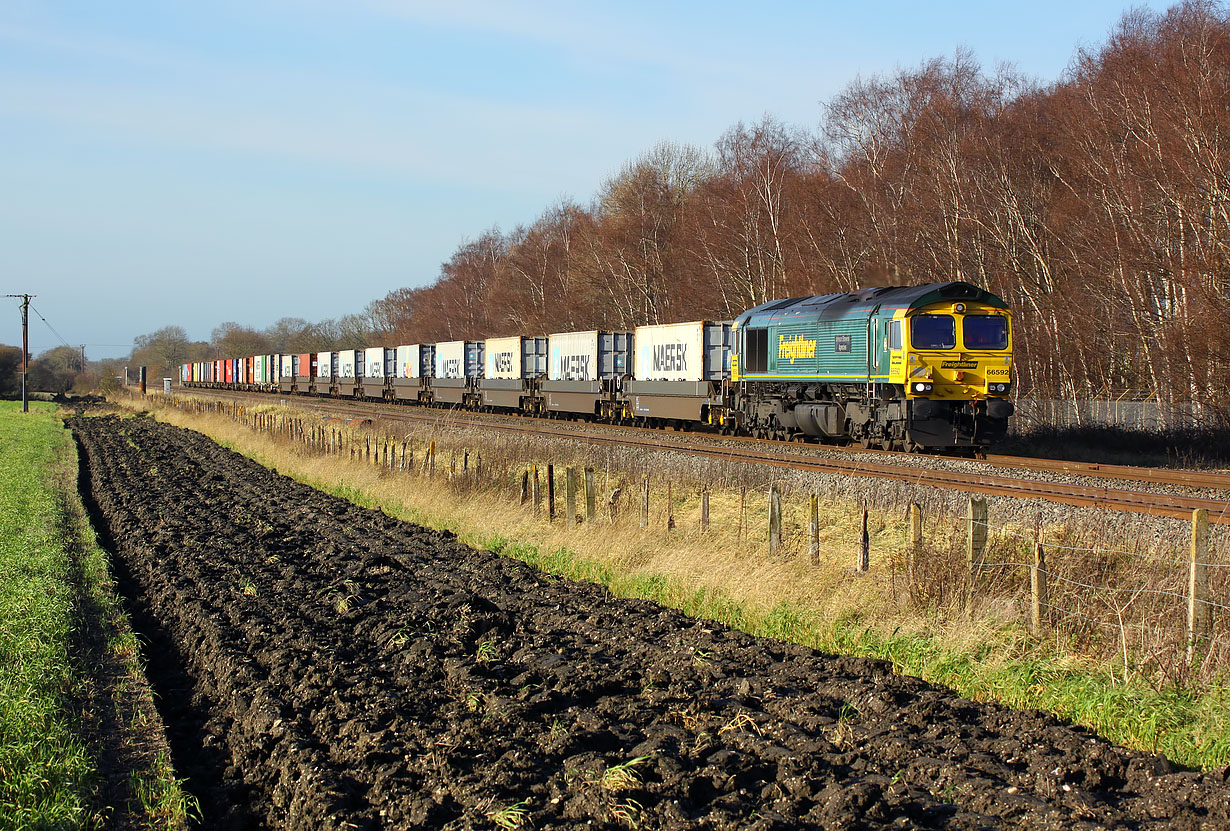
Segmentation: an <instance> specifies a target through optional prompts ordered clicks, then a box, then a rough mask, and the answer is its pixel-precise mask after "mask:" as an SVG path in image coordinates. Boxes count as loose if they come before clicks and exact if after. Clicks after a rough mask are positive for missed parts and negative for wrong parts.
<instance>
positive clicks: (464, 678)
mask: <svg viewBox="0 0 1230 831" xmlns="http://www.w3.org/2000/svg"><path fill="white" fill-rule="evenodd" d="M74 428H75V429H76V431H77V433H78V436H79V440H80V441H81V443H82V446H83V448H84V449H85V451H86V452H85V456H86V460H87V462H88V465H89V473H90V476H89V480H90V486H91V491H92V494H93V496H94V498H95V500H96V502H97V507H98V513H99V515H100V521H101V522H102V523H104V524H105V526H106V528H105V530H106V532H107V533H108V534H109V535H110V539H111V540H112V541H113V545H114V549H115V553H116V556H117V558H118V560H119V562H120V563H121V564H122V567H123V568H124V570H125V571H126V573H127V574H128V575H129V583H130V584H131V586H132V588H133V590H134V591H135V592H137V593H139V595H140V597H139V605H141V606H142V607H143V608H145V609H146V610H147V611H148V616H149V617H150V618H151V621H156V625H157V628H158V630H159V631H160V632H163V633H165V637H166V639H167V642H168V645H169V646H168V648H167V650H166V652H167V659H168V660H175V661H177V662H178V663H179V664H180V667H181V669H182V672H183V677H184V678H185V679H186V682H187V683H190V685H191V691H190V693H189V692H185V695H187V696H190V699H191V709H192V710H193V711H195V712H197V713H199V714H201V716H202V717H200V718H198V719H196V720H195V721H194V720H193V719H192V718H186V719H185V724H186V725H187V726H189V727H190V728H191V729H193V730H195V732H194V733H193V736H192V738H191V739H189V740H188V741H186V742H185V741H183V740H181V741H180V742H179V743H178V745H177V754H178V755H177V761H180V758H179V757H182V756H183V755H184V754H185V752H186V751H185V749H184V747H185V745H187V746H189V747H190V746H192V744H193V743H195V746H196V748H197V749H198V751H199V753H200V759H201V760H202V761H203V762H204V763H205V764H206V765H208V766H212V767H213V768H215V769H214V770H213V771H212V772H211V773H210V774H208V775H203V776H202V777H201V778H202V779H203V780H206V781H208V782H213V783H215V784H217V785H218V787H217V788H216V789H215V798H214V799H213V800H212V801H211V800H206V810H207V814H209V815H207V817H206V822H205V825H206V826H207V827H217V824H218V823H219V822H225V823H226V824H229V825H233V826H236V827H238V824H242V823H243V822H245V821H246V822H249V823H251V824H262V825H265V826H267V827H270V828H287V829H291V828H304V829H306V828H354V827H360V828H363V827H367V828H377V827H381V828H417V827H445V826H448V827H456V828H465V827H475V828H489V827H493V825H494V820H493V817H494V816H496V814H497V812H498V811H499V810H500V809H503V808H506V807H508V806H510V805H519V806H520V807H521V808H523V809H524V812H525V822H526V827H533V828H536V829H541V828H573V827H577V826H579V825H584V824H586V823H592V825H593V826H595V827H610V828H620V827H648V828H664V829H676V828H678V829H682V828H695V827H709V828H717V829H726V828H729V829H733V828H762V829H768V828H783V829H784V828H860V827H900V828H984V827H1005V826H1010V827H1016V826H1021V827H1030V828H1098V827H1116V828H1119V827H1126V828H1145V827H1157V828H1223V827H1230V807H1228V802H1230V787H1228V786H1227V782H1226V778H1227V772H1226V771H1222V772H1217V773H1207V774H1196V773H1181V772H1180V773H1176V772H1172V771H1171V769H1170V767H1169V766H1168V765H1167V764H1166V763H1165V761H1164V760H1161V759H1158V758H1156V757H1150V756H1147V755H1144V754H1139V753H1134V752H1130V751H1126V750H1123V749H1121V748H1116V747H1113V746H1111V745H1108V744H1107V743H1105V742H1103V741H1102V740H1100V739H1098V738H1097V737H1096V736H1094V735H1093V734H1091V733H1090V732H1088V731H1085V730H1081V729H1078V728H1073V727H1070V726H1067V725H1064V724H1062V723H1060V722H1059V721H1057V720H1056V719H1054V718H1053V717H1050V716H1048V715H1045V714H1041V713H1034V712H1015V711H1011V710H1008V709H1006V708H1004V707H1001V706H998V705H994V704H990V705H986V704H975V703H973V702H970V701H967V700H964V699H961V698H960V697H958V696H956V695H955V694H953V693H952V692H951V691H949V690H945V689H942V688H938V687H934V686H931V685H928V684H925V683H923V682H921V681H919V680H917V679H914V678H909V677H903V676H898V675H894V674H893V672H892V670H891V667H890V666H889V665H888V664H886V663H883V662H876V661H869V660H862V659H852V658H841V657H833V656H827V655H823V654H820V653H817V652H815V651H814V650H811V649H808V648H804V647H801V646H796V645H791V644H785V643H780V642H776V641H771V640H766V639H757V638H752V637H750V636H748V635H745V634H742V633H739V632H735V631H732V630H729V629H727V628H725V627H723V626H720V625H718V624H714V623H712V622H708V621H697V620H691V619H688V618H686V617H684V616H682V615H680V614H679V613H677V612H674V611H672V610H668V609H664V608H661V607H659V606H656V605H654V604H651V603H646V602H641V601H630V600H621V599H618V598H614V597H612V596H611V595H610V594H609V593H607V592H606V591H605V590H603V589H601V588H599V587H596V586H592V585H588V584H577V583H572V582H568V581H563V580H557V579H554V578H552V577H549V576H546V575H543V574H540V573H538V572H536V571H534V570H533V569H531V568H529V567H527V566H525V565H523V564H521V563H519V562H516V561H511V560H506V559H501V558H499V557H496V556H494V555H492V554H490V553H489V552H484V551H475V550H472V549H470V548H467V547H465V546H462V545H460V544H459V543H457V542H456V540H455V539H453V538H452V537H451V536H450V535H448V534H443V533H439V532H433V531H430V530H427V529H423V528H420V527H417V526H413V525H409V524H406V523H401V522H398V521H395V520H393V519H391V518H389V517H387V516H385V515H383V514H382V513H380V512H378V511H370V510H366V509H362V508H358V507H355V506H353V505H351V504H349V503H346V502H343V501H341V500H337V499H334V498H332V497H328V496H325V495H323V494H321V493H319V492H316V491H313V490H312V489H310V488H307V487H305V486H302V485H299V484H297V483H295V482H293V481H291V480H289V479H286V478H284V477H280V476H278V475H276V474H274V473H271V472H269V471H267V470H265V469H263V468H261V467H260V466H259V465H256V464H255V463H253V462H251V461H249V460H247V459H244V458H243V457H240V456H237V455H235V454H233V453H230V452H229V451H226V450H224V449H222V448H219V447H218V446H216V445H214V444H213V443H211V442H209V441H208V440H206V439H204V438H203V437H201V436H199V435H197V434H195V433H191V432H188V431H184V430H179V429H176V428H172V427H167V426H165V425H159V424H157V423H154V422H152V421H150V420H148V419H130V420H124V421H121V420H118V419H114V418H91V419H79V420H77V421H76V422H74ZM151 664H152V661H151ZM151 669H152V670H154V669H155V668H154V667H153V666H152V665H151ZM170 718H171V719H172V720H174V715H173V714H172V716H171V717H170ZM193 725H195V727H193ZM627 763H632V764H627ZM181 765H182V767H183V769H185V770H193V769H194V768H193V765H192V760H183V761H182V762H181ZM621 765H623V767H621ZM219 766H220V767H221V768H222V770H220V771H219V770H216V768H217V767H219ZM228 799H229V800H231V801H236V800H243V801H244V802H245V803H246V806H245V807H243V808H242V809H233V808H231V807H228ZM506 817H513V814H508V815H506ZM510 821H512V820H510Z"/></svg>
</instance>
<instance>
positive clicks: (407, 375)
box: [180, 282, 1013, 451]
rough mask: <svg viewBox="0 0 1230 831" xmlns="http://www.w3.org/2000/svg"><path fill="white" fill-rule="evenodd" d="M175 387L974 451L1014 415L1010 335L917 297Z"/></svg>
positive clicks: (877, 294)
mask: <svg viewBox="0 0 1230 831" xmlns="http://www.w3.org/2000/svg"><path fill="white" fill-rule="evenodd" d="M180 382H181V384H182V385H183V386H186V387H197V388H229V389H242V390H252V391H265V392H278V393H282V394H304V395H317V396H331V397H339V398H355V399H362V400H379V401H388V402H396V403H406V404H417V405H423V406H437V407H439V406H443V407H458V408H463V409H472V410H492V411H505V412H516V413H521V414H523V415H531V416H545V417H556V418H578V419H586V420H592V421H604V422H609V423H615V424H633V425H640V426H649V427H663V426H672V427H675V428H677V429H691V428H693V427H699V426H705V427H709V428H712V429H715V430H717V431H720V432H722V433H725V434H729V435H752V436H756V437H759V438H764V439H778V440H813V441H824V442H831V443H837V444H847V443H852V442H856V443H859V444H862V445H864V446H868V447H878V448H883V449H898V450H972V451H983V450H985V449H986V448H987V447H989V446H990V445H991V444H993V443H994V442H995V441H996V440H998V439H999V438H1001V437H1002V436H1003V435H1004V434H1005V432H1006V431H1007V429H1008V422H1009V419H1010V417H1011V416H1012V413H1013V405H1012V402H1011V400H1010V395H1011V391H1012V321H1011V315H1010V313H1009V310H1008V308H1007V304H1005V303H1004V302H1003V301H1002V300H1001V299H1000V298H998V297H996V296H995V295H993V294H991V293H990V292H987V291H984V290H982V289H980V288H978V287H977V286H974V285H971V284H969V283H964V282H946V283H931V284H927V285H919V286H893V287H885V288H868V289H863V290H861V291H856V292H845V293H837V294H827V295H821V296H818V297H798V298H789V299H785V300H775V301H772V302H769V303H765V304H763V305H760V306H757V307H755V308H753V309H748V310H747V311H746V312H744V313H743V314H741V315H739V317H738V318H737V319H735V320H734V321H733V322H714V321H694V322H688V323H672V324H664V325H654V326H640V327H637V328H636V329H635V330H633V331H630V332H629V331H622V332H619V331H615V332H612V331H588V332H560V333H556V334H551V335H536V336H513V337H504V338H489V339H486V340H474V341H452V342H447V343H436V344H411V345H404V346H396V347H380V346H377V347H368V348H366V349H351V350H341V351H334V352H320V353H304V354H299V355H256V356H251V357H246V358H230V359H222V360H216V361H205V362H198V363H193V364H187V365H185V366H183V367H181V368H180Z"/></svg>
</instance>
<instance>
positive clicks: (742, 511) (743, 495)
mask: <svg viewBox="0 0 1230 831" xmlns="http://www.w3.org/2000/svg"><path fill="white" fill-rule="evenodd" d="M746 515H747V486H746V485H744V486H743V487H741V488H739V534H738V539H740V540H742V539H743V519H744V517H745V516H746Z"/></svg>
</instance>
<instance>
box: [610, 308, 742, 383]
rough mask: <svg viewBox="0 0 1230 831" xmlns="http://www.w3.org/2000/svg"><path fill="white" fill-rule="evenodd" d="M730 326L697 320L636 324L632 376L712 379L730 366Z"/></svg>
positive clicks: (723, 372)
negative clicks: (648, 324)
mask: <svg viewBox="0 0 1230 831" xmlns="http://www.w3.org/2000/svg"><path fill="white" fill-rule="evenodd" d="M729 332H730V325H729V324H727V323H711V322H709V321H706V320H698V321H694V322H690V323H664V324H661V325H658V326H638V327H636V332H635V334H634V336H633V341H634V346H635V349H636V356H635V360H634V361H633V370H632V374H633V377H634V378H636V380H638V381H715V380H721V379H722V378H724V377H726V376H727V370H728V369H729V367H730V358H729V347H730V335H729Z"/></svg>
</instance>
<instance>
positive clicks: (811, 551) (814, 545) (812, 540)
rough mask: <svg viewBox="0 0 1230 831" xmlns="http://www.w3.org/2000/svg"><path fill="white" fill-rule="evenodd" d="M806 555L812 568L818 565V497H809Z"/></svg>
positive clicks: (813, 495)
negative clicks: (809, 513) (809, 510)
mask: <svg viewBox="0 0 1230 831" xmlns="http://www.w3.org/2000/svg"><path fill="white" fill-rule="evenodd" d="M807 555H808V557H809V558H810V559H811V564H812V565H813V566H818V565H820V497H819V496H817V495H816V494H814V493H813V494H812V495H811V522H810V523H809V525H808V540H807Z"/></svg>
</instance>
